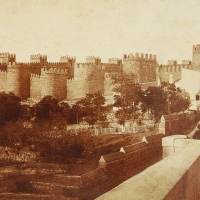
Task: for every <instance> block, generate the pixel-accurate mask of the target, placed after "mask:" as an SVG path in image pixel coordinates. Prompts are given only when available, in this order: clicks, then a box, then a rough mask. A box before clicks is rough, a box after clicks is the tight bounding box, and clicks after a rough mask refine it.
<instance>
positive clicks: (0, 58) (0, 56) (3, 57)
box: [0, 53, 16, 64]
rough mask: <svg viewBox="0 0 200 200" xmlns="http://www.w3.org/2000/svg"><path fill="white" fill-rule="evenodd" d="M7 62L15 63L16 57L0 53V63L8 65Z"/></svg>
mask: <svg viewBox="0 0 200 200" xmlns="http://www.w3.org/2000/svg"><path fill="white" fill-rule="evenodd" d="M9 62H11V63H12V62H16V55H15V54H10V53H0V63H1V64H3V63H6V64H8V63H9Z"/></svg>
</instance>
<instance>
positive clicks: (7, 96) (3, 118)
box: [0, 92, 21, 124]
mask: <svg viewBox="0 0 200 200" xmlns="http://www.w3.org/2000/svg"><path fill="white" fill-rule="evenodd" d="M20 101H21V99H20V98H19V97H18V96H16V95H14V94H13V93H5V92H1V93H0V124H4V123H5V122H8V121H16V120H17V119H18V118H19V113H20V108H21V107H20Z"/></svg>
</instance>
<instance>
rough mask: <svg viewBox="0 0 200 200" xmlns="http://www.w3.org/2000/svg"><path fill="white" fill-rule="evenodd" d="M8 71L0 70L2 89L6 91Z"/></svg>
mask: <svg viewBox="0 0 200 200" xmlns="http://www.w3.org/2000/svg"><path fill="white" fill-rule="evenodd" d="M6 82H7V72H6V71H0V91H4V92H5V91H6Z"/></svg>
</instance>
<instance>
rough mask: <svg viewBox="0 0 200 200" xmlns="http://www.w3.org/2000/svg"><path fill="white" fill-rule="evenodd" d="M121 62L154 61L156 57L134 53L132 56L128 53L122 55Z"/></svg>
mask: <svg viewBox="0 0 200 200" xmlns="http://www.w3.org/2000/svg"><path fill="white" fill-rule="evenodd" d="M123 60H124V61H129V60H133V61H136V60H145V61H156V60H157V58H156V55H152V54H144V53H141V54H139V53H135V56H134V55H133V53H129V54H124V55H123Z"/></svg>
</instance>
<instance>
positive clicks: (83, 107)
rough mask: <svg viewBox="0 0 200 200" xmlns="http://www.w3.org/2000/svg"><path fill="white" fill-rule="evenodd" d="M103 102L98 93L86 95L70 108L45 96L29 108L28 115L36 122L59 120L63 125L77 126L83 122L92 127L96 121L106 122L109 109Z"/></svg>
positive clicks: (103, 99) (66, 104)
mask: <svg viewBox="0 0 200 200" xmlns="http://www.w3.org/2000/svg"><path fill="white" fill-rule="evenodd" d="M105 101H106V100H105V98H104V97H103V96H102V95H101V94H100V93H99V92H97V93H94V94H87V95H86V97H85V98H82V99H81V100H79V101H77V102H76V103H75V104H73V105H71V106H70V105H69V104H68V103H66V102H60V103H59V102H58V100H56V99H54V98H53V97H51V96H46V97H44V98H43V99H42V100H41V101H40V102H38V103H37V104H36V105H35V106H34V107H32V108H31V110H30V115H31V118H33V117H34V118H36V119H37V120H46V119H49V120H56V121H58V120H60V122H62V121H63V122H64V123H65V124H66V123H67V124H78V123H80V122H83V121H84V122H87V123H88V124H89V125H91V126H93V125H94V124H95V123H96V122H97V121H106V115H107V112H108V109H109V107H107V106H105V105H104V104H105Z"/></svg>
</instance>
